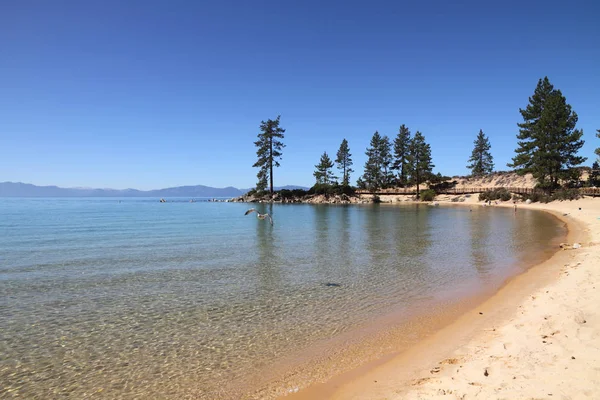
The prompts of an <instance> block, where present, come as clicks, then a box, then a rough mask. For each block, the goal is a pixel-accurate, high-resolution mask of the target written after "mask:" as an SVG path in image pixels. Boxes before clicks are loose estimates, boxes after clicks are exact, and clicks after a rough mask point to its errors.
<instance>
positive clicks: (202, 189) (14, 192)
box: [0, 182, 308, 197]
mask: <svg viewBox="0 0 600 400" xmlns="http://www.w3.org/2000/svg"><path fill="white" fill-rule="evenodd" d="M280 189H308V188H306V187H303V186H294V185H288V186H282V187H277V188H275V190H280ZM249 190H250V189H237V188H234V187H231V186H228V187H226V188H214V187H210V186H203V185H196V186H177V187H172V188H166V189H157V190H137V189H123V190H117V189H89V188H61V187H58V186H36V185H32V184H30V183H21V182H0V197H238V196H241V195H243V194H244V193H247V192H248V191H249Z"/></svg>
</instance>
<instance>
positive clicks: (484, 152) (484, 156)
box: [467, 129, 494, 176]
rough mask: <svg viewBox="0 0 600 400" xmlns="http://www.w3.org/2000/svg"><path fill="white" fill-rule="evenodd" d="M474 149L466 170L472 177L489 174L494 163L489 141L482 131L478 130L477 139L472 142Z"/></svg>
mask: <svg viewBox="0 0 600 400" xmlns="http://www.w3.org/2000/svg"><path fill="white" fill-rule="evenodd" d="M473 144H474V145H475V148H473V152H472V153H471V158H469V162H470V163H471V164H469V165H467V168H469V169H470V170H471V174H472V175H473V176H482V175H487V174H489V173H491V172H492V171H493V170H494V161H493V157H492V154H491V153H490V149H491V148H492V146H491V145H490V140H489V138H487V137H486V136H485V135H484V134H483V130H481V129H480V130H479V134H478V135H477V139H475V141H474V142H473Z"/></svg>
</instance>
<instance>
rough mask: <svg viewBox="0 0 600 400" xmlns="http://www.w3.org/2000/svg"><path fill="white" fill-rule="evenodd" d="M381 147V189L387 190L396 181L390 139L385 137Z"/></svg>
mask: <svg viewBox="0 0 600 400" xmlns="http://www.w3.org/2000/svg"><path fill="white" fill-rule="evenodd" d="M379 146H380V147H379V156H380V157H381V187H383V188H387V187H389V186H391V185H392V183H393V181H394V174H393V173H392V170H391V166H392V161H393V159H392V143H391V142H390V138H388V137H387V136H383V137H382V138H381V142H380V143H379Z"/></svg>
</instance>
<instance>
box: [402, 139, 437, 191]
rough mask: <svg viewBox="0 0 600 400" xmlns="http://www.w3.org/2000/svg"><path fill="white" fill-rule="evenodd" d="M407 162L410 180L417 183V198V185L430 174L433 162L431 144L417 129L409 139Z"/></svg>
mask: <svg viewBox="0 0 600 400" xmlns="http://www.w3.org/2000/svg"><path fill="white" fill-rule="evenodd" d="M408 164H409V174H410V177H411V181H412V182H413V183H414V184H415V185H417V199H418V198H419V185H420V184H421V183H423V182H425V181H426V180H427V179H429V177H430V176H431V171H432V170H433V167H435V165H433V163H432V162H431V146H429V144H428V143H426V142H425V137H424V136H423V134H422V133H421V132H419V131H417V132H416V133H415V136H414V137H413V138H412V140H411V141H410V145H409V148H408Z"/></svg>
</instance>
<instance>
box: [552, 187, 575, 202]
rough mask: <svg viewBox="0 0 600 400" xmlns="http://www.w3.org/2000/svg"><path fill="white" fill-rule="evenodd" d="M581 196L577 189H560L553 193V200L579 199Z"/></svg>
mask: <svg viewBox="0 0 600 400" xmlns="http://www.w3.org/2000/svg"><path fill="white" fill-rule="evenodd" d="M580 197H581V194H580V193H579V190H577V189H559V190H557V191H556V192H554V193H553V194H552V197H551V198H552V200H560V201H563V200H577V199H579V198H580Z"/></svg>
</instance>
